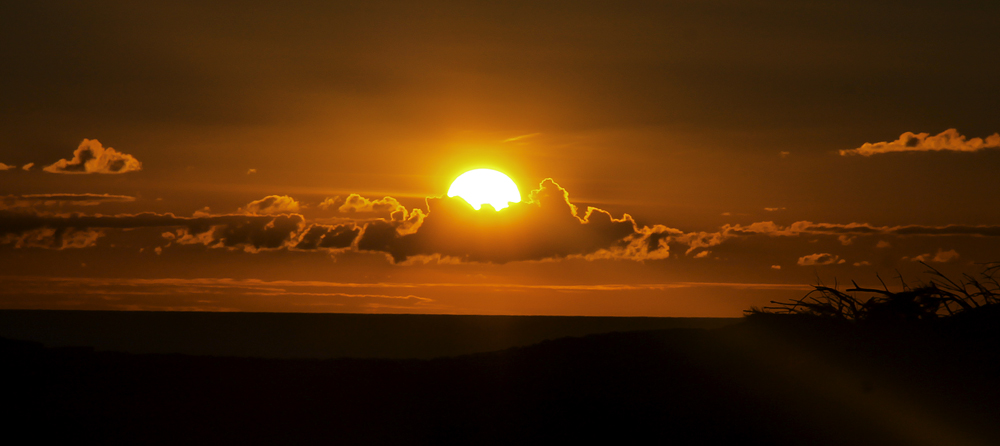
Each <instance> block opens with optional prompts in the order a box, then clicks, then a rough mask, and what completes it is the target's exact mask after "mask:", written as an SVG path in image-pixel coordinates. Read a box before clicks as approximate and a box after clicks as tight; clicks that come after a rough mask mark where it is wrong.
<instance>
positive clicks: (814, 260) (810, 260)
mask: <svg viewBox="0 0 1000 446" xmlns="http://www.w3.org/2000/svg"><path fill="white" fill-rule="evenodd" d="M845 262H847V261H846V260H844V259H842V258H840V256H837V255H834V254H830V253H825V252H823V253H817V254H809V255H807V256H802V257H799V260H798V262H796V263H797V264H798V265H799V266H813V265H833V264H840V263H845Z"/></svg>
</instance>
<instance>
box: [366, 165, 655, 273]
mask: <svg viewBox="0 0 1000 446" xmlns="http://www.w3.org/2000/svg"><path fill="white" fill-rule="evenodd" d="M427 206H428V213H427V215H426V216H425V217H424V218H423V220H422V222H421V224H420V226H419V228H418V230H415V231H413V232H412V233H409V234H400V233H399V231H397V230H396V225H395V224H393V223H392V222H386V221H382V222H378V221H376V222H372V223H369V224H368V225H367V226H366V227H365V229H364V232H363V233H362V234H361V238H360V239H359V241H358V245H357V246H358V249H360V250H364V251H379V252H385V253H388V254H389V255H390V256H391V257H392V258H393V259H394V260H395V261H397V262H400V261H404V260H406V259H407V258H408V257H411V256H417V255H433V254H440V255H442V256H451V257H456V258H459V259H462V260H463V261H480V262H494V263H505V262H511V261H518V260H541V259H547V258H559V257H566V256H571V255H587V254H595V253H598V251H602V252H603V253H604V254H605V255H607V256H610V257H614V256H618V255H621V256H629V255H630V254H637V253H645V254H648V253H649V247H650V245H651V244H654V245H655V246H656V247H657V248H659V247H660V246H665V245H661V242H660V241H661V240H662V239H663V236H662V235H657V234H658V232H657V231H655V230H652V229H647V230H646V231H645V232H644V231H641V230H638V229H637V228H636V227H635V223H634V222H633V221H632V217H630V216H628V215H627V214H626V215H624V216H623V217H622V218H620V219H615V218H614V217H612V216H611V214H610V213H608V212H606V211H604V210H601V209H597V208H593V207H589V208H587V210H586V212H583V213H582V216H581V212H580V210H579V209H578V208H577V207H576V206H575V205H573V204H572V203H571V202H570V201H569V193H568V192H567V191H566V190H565V189H563V188H562V187H560V186H559V185H558V184H556V183H555V182H554V181H553V180H552V179H546V180H544V181H542V183H541V184H540V186H539V188H538V189H536V190H534V191H532V192H531V193H530V194H528V199H527V200H525V201H523V202H521V203H516V204H512V205H511V206H510V207H508V208H506V209H504V210H502V211H499V212H497V211H490V210H482V211H477V210H474V209H473V208H472V207H471V206H469V204H468V203H466V202H465V201H464V200H462V199H460V198H457V197H440V198H428V199H427ZM654 241H655V243H653V242H654ZM654 251H655V250H654Z"/></svg>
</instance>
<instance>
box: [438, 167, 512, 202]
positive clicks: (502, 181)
mask: <svg viewBox="0 0 1000 446" xmlns="http://www.w3.org/2000/svg"><path fill="white" fill-rule="evenodd" d="M448 196H449V197H461V198H462V199H463V200H465V201H466V202H468V203H469V204H471V205H472V207H473V208H475V209H476V210H479V209H480V208H482V207H483V205H484V204H489V205H490V206H493V209H496V210H498V211H499V210H500V209H503V208H505V207H507V206H509V205H510V204H509V203H520V202H521V191H519V190H517V185H516V184H514V180H511V179H510V177H508V176H507V175H504V174H503V173H501V172H497V171H495V170H493V169H475V170H470V171H468V172H465V173H463V174H461V175H459V176H458V178H455V181H453V182H452V183H451V187H450V188H448Z"/></svg>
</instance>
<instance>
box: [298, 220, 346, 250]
mask: <svg viewBox="0 0 1000 446" xmlns="http://www.w3.org/2000/svg"><path fill="white" fill-rule="evenodd" d="M359 234H361V228H359V227H357V226H355V225H353V224H344V225H334V226H330V225H312V226H310V227H309V228H308V229H306V230H305V231H304V232H303V233H302V236H301V237H299V240H298V243H296V244H295V249H302V250H313V249H320V248H328V249H342V248H350V247H351V245H352V244H353V243H354V240H356V239H357V238H358V235H359Z"/></svg>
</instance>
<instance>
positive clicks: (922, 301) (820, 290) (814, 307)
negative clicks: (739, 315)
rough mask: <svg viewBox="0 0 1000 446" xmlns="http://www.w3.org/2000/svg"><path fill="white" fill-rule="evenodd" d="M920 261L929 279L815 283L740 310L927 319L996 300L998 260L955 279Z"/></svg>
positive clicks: (829, 316)
mask: <svg viewBox="0 0 1000 446" xmlns="http://www.w3.org/2000/svg"><path fill="white" fill-rule="evenodd" d="M921 263H923V262H921ZM923 265H924V266H926V267H927V268H928V269H929V270H928V272H927V273H928V275H930V280H929V281H928V282H927V283H924V284H921V285H919V286H917V287H913V288H911V287H909V286H908V285H907V284H906V283H905V282H902V291H897V292H893V291H889V287H888V286H886V285H885V282H884V281H882V278H881V277H879V281H880V282H882V289H877V288H863V287H861V286H858V284H857V282H854V281H851V284H852V285H854V287H853V288H849V289H845V290H843V291H841V290H840V289H839V288H838V286H837V285H836V284H835V285H834V286H833V287H828V286H824V285H816V286H815V289H814V290H812V291H810V292H809V293H807V294H806V295H805V296H803V297H802V298H800V299H794V300H792V301H789V302H777V301H771V303H772V304H773V305H772V306H766V307H763V308H757V307H751V308H750V309H749V310H746V311H745V312H744V313H745V314H746V315H747V316H754V315H761V314H804V315H811V316H817V317H822V318H827V319H837V320H850V321H889V320H928V319H937V318H939V317H947V316H953V315H955V314H958V313H961V312H964V311H969V310H972V309H975V308H979V307H984V306H989V305H994V304H997V303H1000V281H998V276H1000V262H993V263H988V264H986V265H985V267H984V268H983V270H982V272H980V274H979V275H978V276H972V275H969V274H963V275H962V277H961V278H960V279H958V280H953V279H951V278H949V277H948V276H946V275H944V274H943V273H941V272H940V271H938V270H937V269H935V268H934V267H932V266H930V265H928V264H926V263H923Z"/></svg>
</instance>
